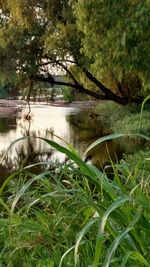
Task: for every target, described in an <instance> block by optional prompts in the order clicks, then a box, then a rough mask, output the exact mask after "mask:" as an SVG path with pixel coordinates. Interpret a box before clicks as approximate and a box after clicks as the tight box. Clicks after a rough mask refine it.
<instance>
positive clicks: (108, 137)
mask: <svg viewBox="0 0 150 267" xmlns="http://www.w3.org/2000/svg"><path fill="white" fill-rule="evenodd" d="M127 136H138V137H141V138H143V139H145V140H147V141H150V137H147V136H145V135H143V134H122V133H112V134H109V135H106V136H103V137H101V138H99V139H97V140H96V141H95V142H93V143H92V144H91V145H90V146H89V147H88V148H87V149H86V150H85V152H84V154H83V155H82V157H85V156H86V154H87V153H88V152H89V151H90V150H92V149H93V148H95V147H96V146H98V145H100V144H101V143H103V142H106V141H109V140H114V139H117V138H121V137H127Z"/></svg>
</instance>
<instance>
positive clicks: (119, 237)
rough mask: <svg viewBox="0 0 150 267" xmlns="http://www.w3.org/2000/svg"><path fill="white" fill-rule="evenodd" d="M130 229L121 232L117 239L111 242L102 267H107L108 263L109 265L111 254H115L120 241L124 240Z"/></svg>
mask: <svg viewBox="0 0 150 267" xmlns="http://www.w3.org/2000/svg"><path fill="white" fill-rule="evenodd" d="M131 229H132V227H129V228H127V229H126V230H123V231H122V232H121V233H120V234H119V235H118V236H117V238H116V239H115V240H114V241H113V243H112V245H111V246H110V248H109V249H108V252H107V255H106V258H105V261H104V265H103V267H109V265H110V263H111V257H112V255H113V253H114V252H115V250H116V249H117V247H118V245H119V243H120V242H121V240H122V239H123V238H124V236H125V235H126V234H127V233H128V232H129V231H131Z"/></svg>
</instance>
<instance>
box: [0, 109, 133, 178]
mask: <svg viewBox="0 0 150 267" xmlns="http://www.w3.org/2000/svg"><path fill="white" fill-rule="evenodd" d="M26 113H27V110H25V109H24V110H23V111H22V113H21V114H20V115H19V116H17V117H12V118H1V119H0V157H1V158H2V157H3V155H4V154H5V153H6V150H7V148H8V147H9V145H10V144H11V143H12V142H13V141H14V140H16V139H18V138H21V137H24V136H32V137H35V136H39V137H44V138H48V139H52V140H54V141H57V142H59V143H60V144H62V145H65V143H64V141H63V140H65V141H67V142H69V143H71V144H72V145H73V146H74V147H75V148H76V149H77V150H78V152H79V153H80V154H81V153H83V151H84V150H85V149H86V147H87V146H88V145H89V144H91V143H92V142H93V141H95V140H96V139H97V138H99V137H101V136H104V135H106V134H107V133H108V132H109V131H110V129H104V128H103V126H102V125H101V123H100V122H99V121H98V120H97V118H94V117H91V116H90V112H88V111H87V110H82V111H80V110H79V109H77V108H72V107H54V106H49V105H46V104H45V105H44V104H42V105H39V104H34V105H32V106H31V113H32V119H31V120H30V121H28V120H26V119H25V118H24V114H26ZM54 134H55V135H57V136H59V137H60V138H61V139H59V138H57V137H56V136H55V135H54ZM124 152H125V153H128V152H129V147H128V146H127V144H126V145H125V144H123V143H122V142H120V141H118V140H117V141H113V142H112V141H109V142H107V143H103V144H102V145H101V146H98V147H97V148H96V149H95V150H93V151H92V152H91V153H89V155H88V159H90V160H92V162H93V163H94V164H95V165H96V166H98V167H99V166H102V167H103V166H104V165H106V164H107V162H109V161H110V158H111V159H112V160H115V161H116V160H117V159H120V158H121V157H122V154H123V153H124ZM56 159H57V160H59V161H61V162H63V161H64V160H66V158H65V155H63V154H59V153H58V152H54V151H53V150H52V149H51V148H50V147H49V146H48V145H47V143H45V142H43V141H41V140H39V139H36V138H32V139H26V140H22V141H18V142H17V143H15V144H14V145H13V147H12V148H11V149H9V150H8V152H7V154H6V155H5V157H4V160H3V162H2V163H1V164H0V178H1V180H3V179H4V178H5V177H6V176H7V175H8V174H9V173H10V172H11V171H12V170H16V169H18V167H19V166H22V167H24V166H27V165H31V164H34V163H37V162H43V161H47V162H49V163H50V164H47V165H46V167H47V168H49V167H50V165H51V167H52V165H53V162H54V161H56ZM36 168H37V167H36ZM36 168H35V169H34V172H36V171H37V172H39V169H36ZM42 168H43V169H42ZM44 168H45V166H43V165H41V170H40V171H42V170H44Z"/></svg>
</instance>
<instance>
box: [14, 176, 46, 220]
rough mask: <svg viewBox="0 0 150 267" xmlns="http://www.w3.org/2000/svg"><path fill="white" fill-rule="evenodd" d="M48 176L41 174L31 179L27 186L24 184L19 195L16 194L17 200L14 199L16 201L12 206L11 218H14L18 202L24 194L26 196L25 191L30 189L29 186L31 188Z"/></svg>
mask: <svg viewBox="0 0 150 267" xmlns="http://www.w3.org/2000/svg"><path fill="white" fill-rule="evenodd" d="M46 174H47V172H44V173H41V174H39V175H37V176H35V177H33V178H31V179H30V180H29V181H28V182H27V183H26V184H24V186H23V187H22V188H21V189H20V190H19V191H18V192H17V194H16V196H15V198H14V200H13V203H12V206H11V216H12V215H13V213H14V210H15V207H16V204H17V202H18V201H19V199H20V198H21V197H22V196H23V194H24V193H25V191H26V190H27V189H28V188H29V186H30V185H31V184H32V183H33V182H35V181H37V180H39V179H41V178H43V177H45V175H46Z"/></svg>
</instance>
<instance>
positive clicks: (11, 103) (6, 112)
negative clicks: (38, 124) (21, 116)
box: [0, 99, 25, 118]
mask: <svg viewBox="0 0 150 267" xmlns="http://www.w3.org/2000/svg"><path fill="white" fill-rule="evenodd" d="M24 105H25V102H22V101H20V100H6V99H0V118H3V117H10V116H13V115H15V114H17V113H18V112H20V111H21V110H22V107H23V106H24Z"/></svg>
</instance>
